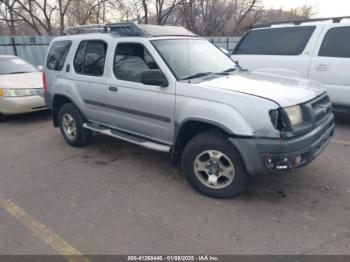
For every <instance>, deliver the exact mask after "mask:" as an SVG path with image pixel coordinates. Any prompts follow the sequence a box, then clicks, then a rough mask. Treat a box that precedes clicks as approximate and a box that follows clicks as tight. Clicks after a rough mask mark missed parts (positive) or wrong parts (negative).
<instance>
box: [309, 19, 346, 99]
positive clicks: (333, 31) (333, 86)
mask: <svg viewBox="0 0 350 262" xmlns="http://www.w3.org/2000/svg"><path fill="white" fill-rule="evenodd" d="M309 78H310V79H313V80H317V81H320V82H322V83H323V84H324V85H325V86H326V87H327V89H328V93H329V95H330V97H331V100H332V102H333V104H336V105H340V106H350V26H341V24H340V25H338V26H336V27H334V26H328V27H326V28H325V29H324V31H323V34H322V38H321V41H320V43H319V45H318V47H317V49H316V50H315V53H314V57H313V58H312V62H311V66H310V75H309Z"/></svg>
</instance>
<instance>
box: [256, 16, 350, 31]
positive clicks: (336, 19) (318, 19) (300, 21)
mask: <svg viewBox="0 0 350 262" xmlns="http://www.w3.org/2000/svg"><path fill="white" fill-rule="evenodd" d="M347 18H348V19H350V16H341V17H328V18H311V19H296V20H284V21H277V22H268V23H259V24H255V25H253V26H252V28H264V27H270V26H272V25H283V24H294V25H301V24H302V23H311V22H321V21H328V20H332V21H333V23H340V22H341V20H343V19H347Z"/></svg>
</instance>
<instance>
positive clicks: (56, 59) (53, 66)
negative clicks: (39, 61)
mask: <svg viewBox="0 0 350 262" xmlns="http://www.w3.org/2000/svg"><path fill="white" fill-rule="evenodd" d="M71 45H72V41H57V42H54V43H53V44H52V46H51V48H50V51H49V54H48V56H47V62H46V67H47V68H48V69H50V70H54V71H61V70H62V68H63V66H64V63H65V62H66V58H67V55H68V52H69V49H70V46H71Z"/></svg>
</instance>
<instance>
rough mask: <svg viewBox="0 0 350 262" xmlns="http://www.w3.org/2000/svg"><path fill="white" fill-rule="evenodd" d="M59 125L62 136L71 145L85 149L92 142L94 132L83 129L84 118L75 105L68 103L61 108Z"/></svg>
mask: <svg viewBox="0 0 350 262" xmlns="http://www.w3.org/2000/svg"><path fill="white" fill-rule="evenodd" d="M70 121H73V122H70ZM58 123H59V126H60V130H61V133H62V136H63V138H64V140H66V142H67V143H68V144H69V145H71V146H74V147H83V146H86V145H87V144H89V142H90V141H91V137H92V132H91V131H90V130H87V129H85V128H83V124H84V121H83V116H82V114H81V113H80V112H79V110H78V109H77V108H76V107H75V106H74V105H73V104H71V103H67V104H64V105H63V106H62V107H61V108H60V110H59V113H58ZM69 123H70V124H69Z"/></svg>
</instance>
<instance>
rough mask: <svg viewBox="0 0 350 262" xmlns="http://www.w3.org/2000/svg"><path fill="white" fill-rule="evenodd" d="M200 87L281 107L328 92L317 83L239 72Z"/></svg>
mask: <svg viewBox="0 0 350 262" xmlns="http://www.w3.org/2000/svg"><path fill="white" fill-rule="evenodd" d="M198 85H200V86H203V87H209V88H219V89H224V90H232V91H235V92H240V93H245V94H249V95H254V96H258V97H262V98H266V99H269V100H272V101H274V102H276V103H277V104H279V105H280V106H281V107H288V106H293V105H297V104H301V103H304V102H306V101H310V100H312V99H314V98H315V97H317V96H319V95H321V94H322V93H324V92H325V91H326V89H325V88H324V87H323V85H322V84H321V83H319V82H316V81H310V80H307V79H303V78H291V77H285V76H277V75H272V74H266V73H251V72H239V73H236V74H233V75H229V76H223V77H219V78H214V79H210V80H205V81H202V82H200V83H198Z"/></svg>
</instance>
